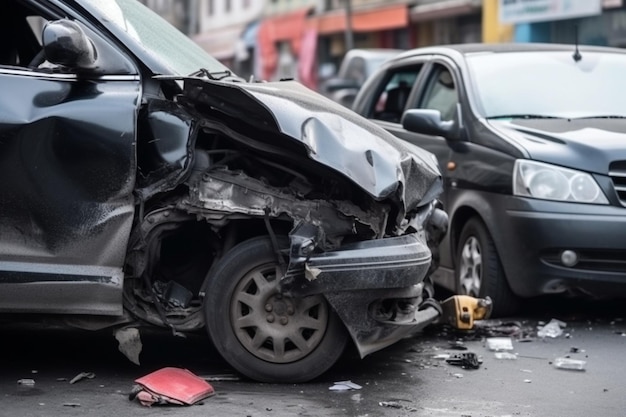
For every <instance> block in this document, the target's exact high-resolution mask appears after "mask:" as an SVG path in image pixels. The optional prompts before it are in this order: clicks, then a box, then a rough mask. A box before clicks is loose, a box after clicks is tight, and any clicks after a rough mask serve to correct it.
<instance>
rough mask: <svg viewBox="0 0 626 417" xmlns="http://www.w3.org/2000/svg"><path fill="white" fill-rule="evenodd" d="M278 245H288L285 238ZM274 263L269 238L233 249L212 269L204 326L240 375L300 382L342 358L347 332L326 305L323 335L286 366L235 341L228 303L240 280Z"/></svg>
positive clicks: (322, 371) (205, 302)
mask: <svg viewBox="0 0 626 417" xmlns="http://www.w3.org/2000/svg"><path fill="white" fill-rule="evenodd" d="M279 242H280V243H279V244H280V245H282V246H283V247H287V246H288V241H287V239H280V240H279ZM270 262H274V263H275V262H276V254H275V253H274V249H273V246H272V242H271V240H270V238H269V237H256V238H253V239H250V240H247V241H244V242H242V243H240V244H238V245H237V246H235V247H234V248H232V249H231V250H230V251H229V252H228V253H227V254H226V255H225V256H224V257H223V258H222V259H221V260H220V261H219V263H218V264H217V265H216V267H215V269H213V272H212V275H211V277H209V283H208V286H207V291H206V296H205V299H204V311H205V320H206V327H207V330H208V332H209V336H210V338H211V340H212V341H213V344H214V346H215V347H216V349H217V350H218V352H219V353H220V354H221V355H222V357H223V358H224V359H225V360H226V361H227V362H228V363H229V364H230V365H231V366H232V367H233V368H235V369H236V370H237V371H238V372H239V373H241V374H243V375H245V376H247V377H249V378H251V379H253V380H256V381H260V382H270V383H300V382H306V381H310V380H312V379H314V378H316V377H318V376H320V375H321V374H323V373H324V372H326V371H327V370H328V369H330V368H331V367H332V366H333V365H334V364H335V363H336V362H337V361H338V360H339V358H340V357H341V355H342V354H343V351H344V349H345V347H346V344H347V341H348V335H347V331H346V330H345V328H344V326H343V323H342V322H341V320H340V319H339V317H338V316H337V314H336V313H335V312H334V311H333V310H332V308H331V307H330V306H329V307H328V308H329V322H328V327H327V329H326V334H325V335H324V337H323V339H322V340H321V341H320V343H319V345H318V346H317V348H316V349H315V350H314V351H313V352H311V353H310V354H309V355H308V356H306V357H304V358H302V359H300V360H298V361H297V362H293V363H289V364H275V363H270V362H267V361H264V360H262V359H259V358H257V357H256V356H254V355H253V354H251V353H250V352H248V350H246V349H245V348H244V347H243V346H242V345H241V343H240V342H239V341H238V339H237V337H236V335H235V333H234V331H233V329H232V326H231V324H230V314H229V312H230V305H229V303H230V300H231V298H232V295H233V291H234V289H235V288H236V287H237V284H238V283H239V280H240V279H241V278H242V277H243V276H245V274H246V273H247V272H248V271H249V270H250V269H253V268H255V267H256V266H258V265H262V264H266V263H270Z"/></svg>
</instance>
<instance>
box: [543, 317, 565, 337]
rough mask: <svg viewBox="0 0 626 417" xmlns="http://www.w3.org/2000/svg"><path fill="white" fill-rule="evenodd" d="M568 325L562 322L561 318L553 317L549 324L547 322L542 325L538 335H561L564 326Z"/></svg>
mask: <svg viewBox="0 0 626 417" xmlns="http://www.w3.org/2000/svg"><path fill="white" fill-rule="evenodd" d="M566 326H567V324H566V323H564V322H562V321H561V320H557V319H552V320H550V322H549V323H548V324H546V325H545V326H543V327H540V328H539V330H538V331H537V336H538V337H541V338H544V337H552V338H555V337H559V336H561V335H562V334H563V330H562V329H563V328H565V327H566Z"/></svg>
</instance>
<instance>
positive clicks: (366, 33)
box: [141, 0, 626, 88]
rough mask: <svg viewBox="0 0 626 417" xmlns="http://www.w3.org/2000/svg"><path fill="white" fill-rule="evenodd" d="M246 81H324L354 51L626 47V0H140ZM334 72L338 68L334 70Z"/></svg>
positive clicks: (309, 83)
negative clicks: (485, 45) (519, 45)
mask: <svg viewBox="0 0 626 417" xmlns="http://www.w3.org/2000/svg"><path fill="white" fill-rule="evenodd" d="M141 1H142V2H143V3H145V4H147V5H148V6H150V7H151V8H152V9H154V10H156V11H157V12H158V13H159V14H161V15H162V16H163V17H165V18H166V19H168V20H169V21H170V22H171V23H173V24H174V25H175V26H177V27H178V28H179V29H181V30H182V31H183V32H185V33H187V34H188V35H190V36H192V38H193V39H194V40H195V41H196V42H197V43H198V44H200V45H201V46H202V47H203V48H204V49H205V50H206V51H208V52H209V53H210V54H212V55H213V56H214V57H216V58H217V59H219V60H220V61H222V62H224V63H225V64H226V65H228V66H229V67H231V68H233V69H234V70H235V72H236V73H237V74H239V75H240V76H243V77H244V78H250V77H254V78H256V79H263V80H277V79H284V78H296V79H298V80H299V81H301V82H302V83H303V84H305V85H307V86H309V87H310V88H316V86H317V83H318V78H319V76H320V73H322V75H323V72H324V71H326V72H332V69H333V68H334V69H336V68H338V67H339V63H340V62H341V59H342V58H343V56H344V55H345V53H346V51H347V50H348V49H350V48H398V49H409V48H415V47H419V46H426V45H433V44H449V43H467V42H481V41H483V42H508V41H517V42H538V41H541V42H571V43H573V42H575V41H576V35H577V36H578V41H579V42H580V43H586V44H599V45H616V46H626V8H625V7H624V5H623V1H626V0H567V1H565V0H141ZM328 69H330V71H327V70H328Z"/></svg>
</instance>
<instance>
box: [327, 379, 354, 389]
mask: <svg viewBox="0 0 626 417" xmlns="http://www.w3.org/2000/svg"><path fill="white" fill-rule="evenodd" d="M361 388H362V387H361V386H360V385H359V384H355V383H354V382H352V381H339V382H335V383H334V385H332V386H331V387H329V388H328V389H329V390H330V391H351V390H358V389H361Z"/></svg>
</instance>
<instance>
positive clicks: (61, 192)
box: [0, 0, 140, 315]
mask: <svg viewBox="0 0 626 417" xmlns="http://www.w3.org/2000/svg"><path fill="white" fill-rule="evenodd" d="M31 4H32V3H31V2H29V3H27V2H26V1H18V0H8V1H5V2H3V6H2V7H3V14H2V17H1V18H0V21H1V22H0V25H2V30H3V31H4V32H5V33H4V34H3V35H4V36H3V40H2V44H0V91H1V93H0V175H1V176H2V178H3V179H2V181H0V196H1V198H0V311H4V312H46V313H74V314H76V313H78V314H104V315H120V314H121V313H122V283H123V279H122V278H123V274H122V267H123V263H124V258H125V253H126V245H127V242H128V237H129V233H130V229H131V224H132V220H133V214H134V199H133V195H132V193H133V189H134V184H135V165H136V163H135V142H136V138H135V135H136V129H135V125H136V117H137V116H136V115H137V111H138V105H139V102H140V100H139V97H140V83H139V76H138V75H137V71H136V69H135V67H134V65H133V64H132V61H130V59H129V58H128V57H127V56H126V55H125V54H124V53H122V52H121V51H120V50H119V49H118V48H117V47H115V46H114V45H113V44H112V43H111V42H110V40H107V39H106V38H104V37H101V36H99V35H98V34H97V33H96V32H95V31H93V30H91V29H90V28H89V23H88V22H84V23H80V26H81V28H82V29H83V30H84V32H85V33H86V34H87V35H88V36H89V38H90V39H91V42H92V43H93V44H94V45H95V46H96V48H97V52H98V62H97V64H98V66H97V68H96V69H94V71H91V72H90V71H77V70H73V69H71V68H66V67H63V66H59V65H53V64H51V63H49V62H43V59H39V58H38V56H41V54H39V55H38V52H40V51H41V49H42V47H41V44H40V40H38V39H41V38H40V36H39V34H40V30H41V27H42V26H43V25H44V24H45V23H46V22H47V21H48V20H54V19H58V18H61V17H70V16H68V13H69V12H70V11H61V10H59V9H57V8H55V9H52V8H51V7H50V6H48V5H47V3H46V2H43V1H40V2H39V4H38V5H37V6H32V5H31Z"/></svg>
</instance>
